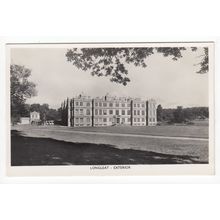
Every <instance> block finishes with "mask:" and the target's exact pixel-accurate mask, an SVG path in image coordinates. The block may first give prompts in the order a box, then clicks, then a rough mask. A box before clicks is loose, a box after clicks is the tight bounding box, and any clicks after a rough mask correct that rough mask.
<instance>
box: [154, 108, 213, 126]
mask: <svg viewBox="0 0 220 220" xmlns="http://www.w3.org/2000/svg"><path fill="white" fill-rule="evenodd" d="M207 118H209V109H208V107H191V108H183V107H182V106H178V107H177V108H167V109H163V108H162V106H161V105H158V107H157V121H158V122H168V123H190V122H191V121H193V120H195V119H207Z"/></svg>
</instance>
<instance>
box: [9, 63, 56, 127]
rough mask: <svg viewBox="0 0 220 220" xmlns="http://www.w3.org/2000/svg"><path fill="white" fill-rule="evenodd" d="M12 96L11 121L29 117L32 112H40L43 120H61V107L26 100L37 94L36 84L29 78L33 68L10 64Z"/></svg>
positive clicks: (14, 121)
mask: <svg viewBox="0 0 220 220" xmlns="http://www.w3.org/2000/svg"><path fill="white" fill-rule="evenodd" d="M10 74H11V76H10V81H11V88H10V93H11V94H10V97H11V122H12V123H13V124H14V123H16V122H19V121H20V118H21V117H29V116H30V112H33V111H37V112H39V113H40V119H41V121H46V120H55V121H58V120H60V111H59V109H58V110H56V109H52V108H49V105H48V104H38V103H35V104H31V105H30V104H27V103H26V100H27V99H28V98H31V97H33V96H36V95H37V90H36V84H35V83H33V82H31V81H30V80H29V77H30V76H31V70H30V69H28V68H26V67H25V66H21V65H16V64H12V65H10Z"/></svg>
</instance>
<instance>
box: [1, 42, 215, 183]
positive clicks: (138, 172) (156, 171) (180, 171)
mask: <svg viewBox="0 0 220 220" xmlns="http://www.w3.org/2000/svg"><path fill="white" fill-rule="evenodd" d="M5 42H11V43H28V42H29V43H39V42H40V43H48V42H49V41H47V40H46V41H45V40H40V41H39V40H37V41H34V40H33V39H32V40H30V39H29V40H27V38H25V39H23V40H18V39H16V40H15V39H14V40H12V41H11V40H7V41H4V43H5ZM50 42H56V43H59V42H60V43H63V42H67V41H66V40H62V41H60V40H55V41H54V40H53V39H51V40H50ZM72 42H73V41H72ZM162 44H163V45H164V43H162ZM139 45H140V44H139ZM144 45H146V44H144ZM156 45H157V46H158V44H156ZM166 45H170V43H166ZM171 45H173V43H171ZM176 45H181V43H180V44H179V43H178V44H177V43H175V46H176ZM189 45H191V46H193V45H195V44H194V43H192V44H191V43H190V44H189ZM206 45H207V44H206ZM1 46H2V45H1ZM21 46H23V45H21ZM34 46H36V45H34ZM60 46H61V47H62V46H63V45H60ZM84 46H85V45H84ZM98 46H100V44H98ZM102 46H103V45H102ZM111 46H112V44H111ZM122 46H125V44H124V43H123V44H122ZM128 46H131V44H129V45H128ZM133 46H136V45H135V44H133ZM142 46H143V45H142ZM151 46H152V44H151ZM92 47H94V45H92ZM210 60H212V61H214V57H213V59H210ZM210 66H211V65H210ZM210 75H211V76H212V74H210ZM212 77H213V76H212ZM210 82H211V86H212V88H213V89H214V87H213V83H214V82H213V78H212V79H211V80H210ZM213 98H214V97H213V96H212V94H211V97H210V103H213V102H214V99H213ZM210 113H211V114H212V116H213V117H211V114H210V118H213V119H214V109H213V111H211V112H210ZM213 122H214V121H213ZM213 122H211V123H213ZM213 126H214V124H212V126H210V128H211V129H212V128H213ZM212 134H214V133H213V130H212ZM213 153H214V152H211V153H210V155H211V156H213ZM212 165H213V164H212ZM145 166H148V165H144V166H143V167H145ZM162 166H163V167H161V168H164V166H165V165H162ZM178 166H179V165H178ZM191 166H192V165H191ZM143 167H142V166H139V168H140V169H139V168H138V169H137V170H136V169H135V170H133V171H134V173H133V172H132V173H130V171H129V170H128V172H126V171H125V170H123V172H124V171H125V172H124V174H125V175H131V174H132V175H134V174H135V175H141V174H142V175H143V173H142V171H143V170H142V168H143ZM168 167H169V166H168ZM180 167H181V168H180ZM180 167H179V168H178V174H186V172H185V169H186V167H187V165H182V166H180ZM26 168H27V171H28V172H32V174H34V173H33V171H34V172H35V174H38V175H39V174H40V175H47V176H49V175H48V173H47V172H48V171H49V173H50V174H51V172H50V170H45V169H44V170H41V171H40V172H39V169H38V168H36V167H35V168H36V170H35V168H34V169H33V167H31V169H32V170H30V167H26ZM26 168H25V169H26ZM44 168H45V167H44ZM63 168H64V167H62V168H61V169H60V171H61V172H60V173H58V174H59V175H63V174H66V172H64V171H67V170H69V169H70V167H65V170H63ZM66 168H67V169H66ZM151 168H152V167H151ZM161 168H160V167H159V166H158V165H156V169H155V170H154V172H153V173H151V175H159V174H160V175H163V174H165V173H164V171H163V172H162V173H161V171H162V170H163V169H161ZM200 168H207V167H206V166H204V165H202V166H201V167H200ZM208 168H211V170H209V171H208V172H207V173H205V172H204V170H203V172H198V170H197V166H195V170H194V169H192V167H190V168H189V171H192V172H190V174H191V175H193V174H197V175H201V174H202V173H203V174H211V173H212V172H210V171H213V166H212V167H210V166H209V167H208ZM49 169H51V168H49ZM56 169H57V168H56ZM77 169H78V167H77ZM15 170H16V173H17V172H19V171H18V170H19V169H17V168H16V169H15ZM70 170H71V169H70ZM141 170H142V171H141ZM201 171H202V170H201ZM45 172H46V173H45ZM67 172H69V171H67ZM71 172H72V171H71ZM80 172H81V174H83V175H85V174H86V173H84V172H83V170H81V171H80ZM187 173H188V174H189V172H187ZM56 174H57V171H56ZM87 174H88V173H87ZM93 174H94V173H93ZM93 174H92V175H93ZM117 174H118V172H117V173H112V175H117ZM167 174H170V175H177V172H176V171H175V170H174V169H173V168H171V169H170V173H166V175H167ZM13 175H14V173H13ZM52 175H54V174H52ZM95 175H109V174H106V173H102V172H100V171H99V172H98V173H96V174H95ZM120 175H121V174H120ZM62 178H63V177H62ZM95 179H97V178H95ZM105 179H106V177H105ZM108 179H109V178H108ZM156 179H158V178H156ZM50 180H51V179H50ZM47 181H48V180H47ZM102 181H103V179H102Z"/></svg>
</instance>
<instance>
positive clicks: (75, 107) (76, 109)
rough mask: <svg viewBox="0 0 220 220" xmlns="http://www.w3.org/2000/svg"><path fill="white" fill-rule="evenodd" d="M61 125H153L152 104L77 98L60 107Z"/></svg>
mask: <svg viewBox="0 0 220 220" xmlns="http://www.w3.org/2000/svg"><path fill="white" fill-rule="evenodd" d="M61 112H62V124H63V125H66V126H69V127H70V126H72V127H84V126H88V127H89V126H91V127H93V126H94V127H97V126H114V125H130V126H154V125H156V124H157V111H156V102H155V100H153V99H150V100H148V101H144V100H141V99H140V98H128V97H111V96H108V95H106V96H104V97H96V98H91V97H90V96H84V95H79V96H76V97H75V98H72V99H69V98H67V99H66V100H65V101H64V102H63V103H62V104H61Z"/></svg>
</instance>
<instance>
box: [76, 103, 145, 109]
mask: <svg viewBox="0 0 220 220" xmlns="http://www.w3.org/2000/svg"><path fill="white" fill-rule="evenodd" d="M84 103H85V105H84ZM108 104H109V105H108ZM114 104H115V105H114ZM75 106H87V107H89V106H91V102H75ZM95 106H96V107H98V106H99V107H108V106H109V107H114V106H115V107H131V104H130V103H112V102H110V103H107V102H95ZM134 107H138V108H140V107H143V108H144V107H145V104H144V103H142V104H137V103H134Z"/></svg>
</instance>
